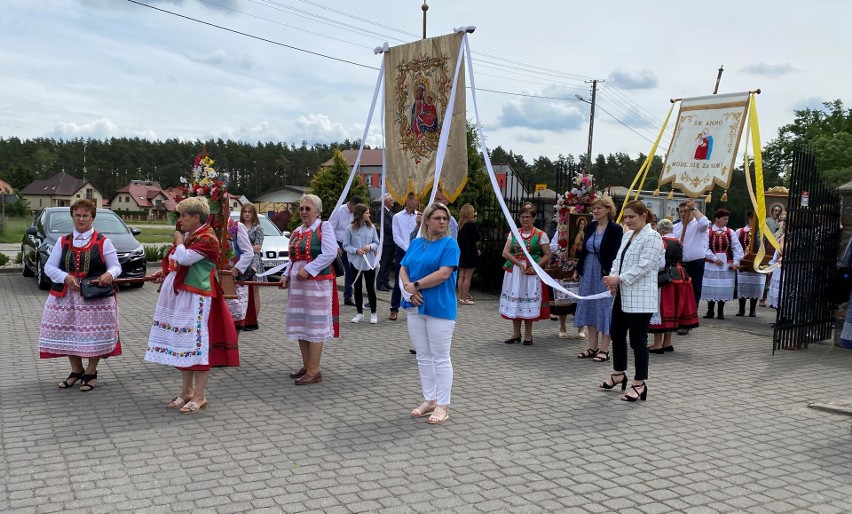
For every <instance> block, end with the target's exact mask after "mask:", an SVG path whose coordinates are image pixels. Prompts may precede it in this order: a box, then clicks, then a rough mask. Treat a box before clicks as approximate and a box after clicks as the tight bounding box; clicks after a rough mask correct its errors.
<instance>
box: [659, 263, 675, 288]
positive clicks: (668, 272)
mask: <svg viewBox="0 0 852 514" xmlns="http://www.w3.org/2000/svg"><path fill="white" fill-rule="evenodd" d="M674 279H675V277H673V276H672V267H671V266H666V267H665V268H663V269H662V270H661V271H660V272H659V273H657V287H663V286H664V285H666V284H670V283H671V282H672V280H674Z"/></svg>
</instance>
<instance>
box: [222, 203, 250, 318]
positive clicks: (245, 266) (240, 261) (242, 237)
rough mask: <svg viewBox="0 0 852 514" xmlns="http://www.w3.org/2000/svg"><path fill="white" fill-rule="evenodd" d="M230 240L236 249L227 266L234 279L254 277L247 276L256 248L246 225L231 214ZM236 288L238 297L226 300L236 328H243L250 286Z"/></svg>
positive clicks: (229, 219) (229, 224)
mask: <svg viewBox="0 0 852 514" xmlns="http://www.w3.org/2000/svg"><path fill="white" fill-rule="evenodd" d="M228 242H229V243H230V245H231V248H233V249H234V257H233V258H232V259H230V260H229V261H228V266H227V268H228V270H230V272H231V276H233V277H234V280H250V279H251V278H252V277H250V276H246V272H247V271H249V267H250V266H251V263H252V261H253V260H254V249H253V248H252V245H251V241H250V240H249V236H248V231H247V230H246V226H245V225H243V224H242V223H240V222H238V221H233V220H231V218H230V216H229V217H228ZM236 290H237V297H236V298H233V299H229V300H225V303H226V304H227V305H228V310H230V311H231V317H232V318H233V319H234V328H236V329H237V330H242V328H243V325H244V324H245V319H246V311H247V310H248V304H249V288H248V286H240V285H238V286H236Z"/></svg>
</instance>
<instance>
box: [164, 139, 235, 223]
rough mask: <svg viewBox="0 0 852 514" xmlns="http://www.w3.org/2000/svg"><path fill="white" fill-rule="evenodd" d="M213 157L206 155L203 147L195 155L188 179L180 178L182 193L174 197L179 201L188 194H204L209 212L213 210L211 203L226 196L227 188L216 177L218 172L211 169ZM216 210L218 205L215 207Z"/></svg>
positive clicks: (188, 195)
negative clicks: (207, 200) (207, 201)
mask: <svg viewBox="0 0 852 514" xmlns="http://www.w3.org/2000/svg"><path fill="white" fill-rule="evenodd" d="M213 162H214V161H213V159H211V158H210V156H209V155H207V150H206V149H204V150H203V151H202V153H201V154H200V155H196V156H195V164H194V165H193V166H192V173H191V174H190V175H189V180H187V179H186V177H181V178H180V183H181V184H182V185H181V186H178V187H179V189H180V190H181V191H182V195H181V196H179V197H178V198H176V200H177V201H180V200H181V199H183V198H187V197H190V196H204V197H207V198H208V199H209V200H213V201H212V202H210V207H211V209H210V212H211V213H212V212H213V204H214V203H217V204H218V202H219V200H222V199H224V198H227V193H228V189H227V187H226V186H225V183H224V182H223V181H222V180H219V179H218V176H219V175H218V173H216V170H215V169H213ZM216 212H218V205H217V207H216Z"/></svg>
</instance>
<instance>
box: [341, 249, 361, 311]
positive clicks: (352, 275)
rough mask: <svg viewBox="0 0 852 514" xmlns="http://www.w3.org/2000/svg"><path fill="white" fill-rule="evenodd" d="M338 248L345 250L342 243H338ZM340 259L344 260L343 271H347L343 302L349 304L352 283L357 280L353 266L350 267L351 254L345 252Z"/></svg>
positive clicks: (344, 281)
mask: <svg viewBox="0 0 852 514" xmlns="http://www.w3.org/2000/svg"><path fill="white" fill-rule="evenodd" d="M337 246H338V247H339V248H340V249H341V250H343V243H341V242H340V241H338V242H337ZM340 257H341V259H342V260H343V270H344V271H345V273H344V277H343V301H344V302H349V301H352V281H353V280H355V273H353V271H352V270H353V268H352V266H350V265H349V254H348V253H346V251H344V252H343V254H342V255H341V256H340ZM356 271H357V270H356Z"/></svg>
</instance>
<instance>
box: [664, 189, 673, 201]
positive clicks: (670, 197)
mask: <svg viewBox="0 0 852 514" xmlns="http://www.w3.org/2000/svg"><path fill="white" fill-rule="evenodd" d="M672 199H674V189H672V190H671V191H669V195H668V196H667V197H666V200H672Z"/></svg>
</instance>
